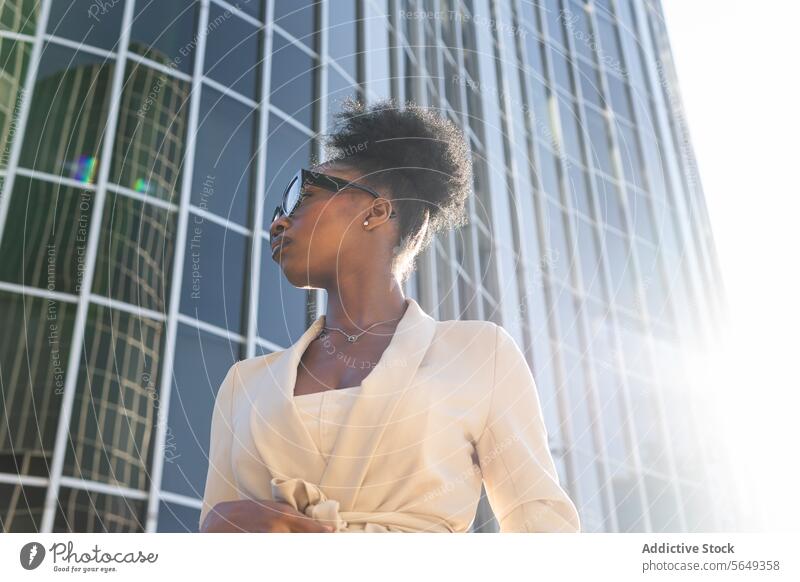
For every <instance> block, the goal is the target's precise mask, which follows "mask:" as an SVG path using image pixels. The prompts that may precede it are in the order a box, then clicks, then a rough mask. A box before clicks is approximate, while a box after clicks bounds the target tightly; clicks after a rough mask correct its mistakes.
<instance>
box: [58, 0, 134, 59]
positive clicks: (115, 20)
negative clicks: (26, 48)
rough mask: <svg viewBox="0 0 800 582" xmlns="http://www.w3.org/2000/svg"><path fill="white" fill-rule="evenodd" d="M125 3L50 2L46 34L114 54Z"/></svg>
mask: <svg viewBox="0 0 800 582" xmlns="http://www.w3.org/2000/svg"><path fill="white" fill-rule="evenodd" d="M124 7H125V3H124V2H97V0H70V1H69V2H51V4H50V16H49V17H48V19H47V32H48V33H49V34H54V35H56V36H60V37H62V38H68V39H70V40H74V41H76V42H79V43H81V44H87V45H91V46H96V47H100V48H104V49H111V50H115V49H116V48H117V44H118V43H119V37H120V25H121V24H122V12H123V9H124Z"/></svg>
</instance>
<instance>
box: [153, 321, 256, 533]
mask: <svg viewBox="0 0 800 582" xmlns="http://www.w3.org/2000/svg"><path fill="white" fill-rule="evenodd" d="M241 355H242V347H241V346H240V345H239V344H237V343H232V342H231V341H230V340H228V339H225V338H222V337H220V336H217V335H214V334H210V333H208V332H205V331H201V330H199V329H197V328H195V327H192V326H188V325H183V324H179V325H178V335H177V340H176V344H175V368H174V382H173V385H172V393H171V394H170V398H169V420H168V422H167V438H166V444H165V450H164V474H163V477H162V481H161V489H163V490H165V491H170V492H172V493H179V494H181V495H186V496H188V497H193V498H195V499H200V498H202V496H203V490H204V488H205V484H206V473H207V471H208V446H209V442H210V441H209V439H210V438H211V416H212V413H213V410H214V399H215V397H216V394H217V390H219V386H220V384H221V383H222V380H223V379H224V378H225V374H227V373H228V369H229V368H230V367H231V366H232V365H233V364H234V363H236V362H237V361H238V360H239V359H240V356H241ZM160 521H161V515H160V514H159V523H160Z"/></svg>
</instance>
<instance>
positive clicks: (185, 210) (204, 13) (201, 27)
mask: <svg viewBox="0 0 800 582" xmlns="http://www.w3.org/2000/svg"><path fill="white" fill-rule="evenodd" d="M208 3H209V0H200V14H199V16H198V22H197V45H196V46H195V51H197V52H196V54H195V61H194V74H193V76H192V90H191V93H190V102H189V123H188V125H187V130H186V152H185V154H184V155H185V158H184V159H185V163H184V166H183V179H182V181H181V194H180V196H181V198H180V203H179V207H178V228H177V232H176V235H175V260H174V262H173V265H172V287H171V289H170V299H169V311H168V313H167V329H166V338H165V340H166V341H165V346H164V366H163V368H162V371H161V380H160V386H159V400H160V404H159V407H158V424H157V426H156V444H155V447H154V449H153V450H154V452H153V469H152V474H151V481H150V498H149V500H148V504H147V525H146V531H147V532H154V531H156V527H157V522H158V509H159V501H160V496H159V490H160V489H161V475H162V472H163V468H164V446H165V442H166V437H167V418H168V416H169V400H170V395H171V392H172V376H173V371H174V368H175V361H174V360H175V341H176V336H177V331H178V312H179V308H180V299H181V288H182V284H183V281H182V278H183V277H182V275H183V263H184V259H185V255H186V232H187V230H188V222H189V203H190V201H191V196H192V184H193V180H192V174H193V172H194V152H195V147H196V145H197V123H198V118H199V116H200V93H201V91H202V77H203V66H204V61H205V47H206V39H207V34H206V33H207V31H206V28H207V23H208V10H209V5H208ZM128 4H129V5H131V4H133V3H132V2H129V3H128Z"/></svg>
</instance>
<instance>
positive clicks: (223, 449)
mask: <svg viewBox="0 0 800 582" xmlns="http://www.w3.org/2000/svg"><path fill="white" fill-rule="evenodd" d="M236 366H237V364H234V365H233V366H231V367H230V369H229V370H228V373H227V375H226V376H225V379H224V380H223V381H222V384H221V385H220V387H219V390H218V391H217V398H216V400H215V401H214V412H213V414H212V416H211V441H210V445H209V450H208V474H207V475H206V488H205V492H204V494H203V507H202V509H201V510H200V523H199V526H200V529H202V526H203V522H204V521H205V519H206V516H207V515H208V512H209V511H210V510H211V508H213V507H214V505H216V504H217V503H219V502H221V501H233V500H237V499H239V498H240V496H239V491H238V489H237V488H236V479H235V478H234V476H233V466H232V465H231V448H232V445H233V425H232V424H231V422H232V418H231V417H232V414H231V412H232V407H233V394H234V392H235V382H236V381H237V378H238V371H237V369H236Z"/></svg>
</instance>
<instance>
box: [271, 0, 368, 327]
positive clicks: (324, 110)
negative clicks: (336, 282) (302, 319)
mask: <svg viewBox="0 0 800 582" xmlns="http://www.w3.org/2000/svg"><path fill="white" fill-rule="evenodd" d="M270 1H272V0H270ZM330 1H332V0H320V3H319V6H318V8H317V10H318V11H319V12H318V15H319V37H318V42H319V46H318V47H317V48H318V49H319V50H318V51H317V53H318V54H319V63H318V67H317V71H318V73H317V74H318V75H319V76H318V77H317V79H318V82H317V87H318V88H319V95H318V96H317V115H316V119H317V128H316V129H317V135H320V134H322V133H324V132H326V131H327V128H328V67H329V66H330V63H329V62H328V61H329V57H328V55H329V51H328V40H329V38H330V35H329V32H330V31H329V30H328V10H329V9H330V4H329V3H330ZM356 14H358V10H356ZM355 25H356V26H358V22H356V23H355ZM356 50H358V46H356ZM314 147H315V148H316V150H317V159H318V160H322V156H323V155H324V154H325V148H324V146H323V144H322V140H320V139H317V140H315V143H314ZM323 161H324V160H323ZM327 299H328V292H327V291H326V290H325V289H323V288H319V289H315V290H314V317H315V318H318V317H320V316H321V315H324V312H325V310H326V308H327ZM323 304H325V305H323Z"/></svg>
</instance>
